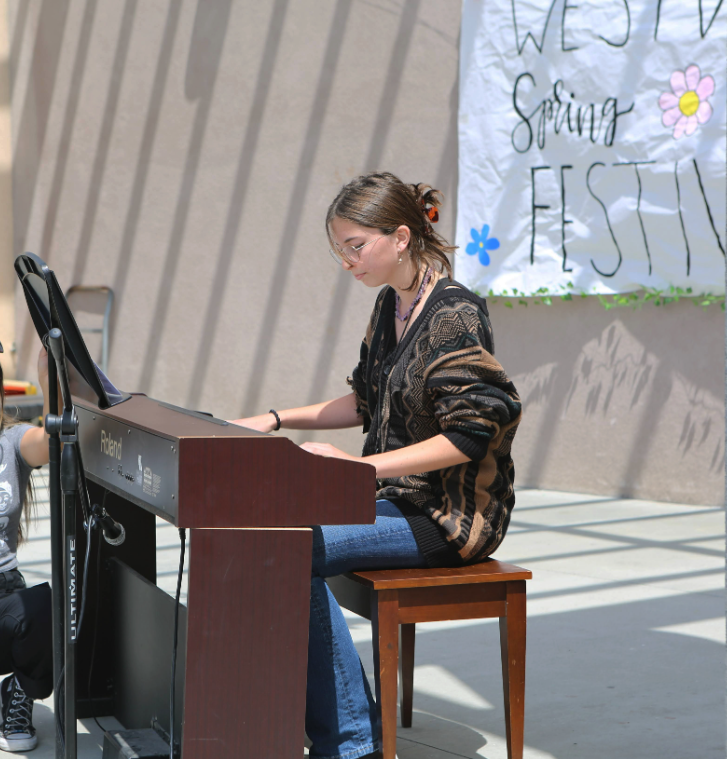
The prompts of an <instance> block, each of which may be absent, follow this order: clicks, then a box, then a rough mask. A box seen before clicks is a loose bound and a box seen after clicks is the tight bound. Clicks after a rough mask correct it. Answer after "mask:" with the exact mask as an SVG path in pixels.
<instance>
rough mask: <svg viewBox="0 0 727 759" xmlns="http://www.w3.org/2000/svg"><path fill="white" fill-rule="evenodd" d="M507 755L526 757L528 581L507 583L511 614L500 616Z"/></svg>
mask: <svg viewBox="0 0 727 759" xmlns="http://www.w3.org/2000/svg"><path fill="white" fill-rule="evenodd" d="M500 652H501V654H502V687H503V691H504V695H505V735H506V738H507V759H522V756H523V729H524V724H525V581H524V580H516V581H513V582H508V583H507V615H506V616H504V617H500Z"/></svg>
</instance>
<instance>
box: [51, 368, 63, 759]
mask: <svg viewBox="0 0 727 759" xmlns="http://www.w3.org/2000/svg"><path fill="white" fill-rule="evenodd" d="M48 406H49V411H50V413H51V414H54V415H57V414H58V371H57V369H56V363H55V361H54V360H53V357H52V356H49V361H48ZM48 456H49V470H50V471H49V492H50V540H51V588H52V594H53V595H52V597H53V688H54V694H53V696H54V708H55V714H56V718H57V719H58V718H59V715H60V701H61V699H60V692H59V691H58V684H59V682H60V678H61V672H62V671H63V652H64V633H63V629H64V624H63V620H64V615H65V601H64V599H65V594H64V592H63V587H64V581H63V553H64V545H63V511H62V504H61V439H60V435H59V434H58V432H52V433H51V435H50V440H49V441H48ZM56 724H57V723H56ZM55 733H56V759H64V753H65V752H64V748H63V738H62V736H61V734H60V732H59V731H58V730H56V731H55Z"/></svg>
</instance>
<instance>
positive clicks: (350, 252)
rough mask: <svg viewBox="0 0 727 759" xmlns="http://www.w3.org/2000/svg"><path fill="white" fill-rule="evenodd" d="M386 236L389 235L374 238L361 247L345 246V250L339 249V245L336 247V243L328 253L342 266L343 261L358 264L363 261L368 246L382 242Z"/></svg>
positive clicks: (363, 243)
mask: <svg viewBox="0 0 727 759" xmlns="http://www.w3.org/2000/svg"><path fill="white" fill-rule="evenodd" d="M386 236H387V235H379V236H378V237H374V239H373V240H369V241H368V242H362V243H361V245H344V247H343V248H339V247H338V245H336V243H335V242H334V243H333V246H334V247H333V248H329V249H328V252H329V253H330V254H331V258H332V259H333V260H334V261H335V262H336V263H337V264H340V263H341V261H342V260H343V261H345V262H346V263H348V264H357V263H358V262H359V261H360V260H361V251H362V250H363V249H364V248H365V247H366V246H367V245H371V244H372V243H375V242H376V241H377V240H380V239H381V238H382V237H386Z"/></svg>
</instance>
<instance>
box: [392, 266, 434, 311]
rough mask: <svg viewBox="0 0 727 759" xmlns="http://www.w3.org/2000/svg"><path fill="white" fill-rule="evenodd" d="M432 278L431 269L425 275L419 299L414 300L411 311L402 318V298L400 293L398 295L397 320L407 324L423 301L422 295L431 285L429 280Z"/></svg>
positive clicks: (410, 307)
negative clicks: (400, 309)
mask: <svg viewBox="0 0 727 759" xmlns="http://www.w3.org/2000/svg"><path fill="white" fill-rule="evenodd" d="M431 278H432V270H431V268H429V269H427V273H426V274H425V275H424V279H423V280H422V286H421V287H420V288H419V292H418V293H417V297H416V298H414V300H413V301H412V302H411V306H409V309H408V310H407V312H406V313H405V314H404V316H401V315H400V314H399V306H400V305H401V298H400V297H399V293H397V294H396V302H395V305H394V313H395V314H396V318H397V319H398V320H399V321H400V322H405V321H406V320H407V319H408V318H409V317H410V316H411V312H412V311H413V310H414V309H415V308H416V307H417V303H419V301H420V300H421V299H422V295H424V291H425V290H426V289H427V285H428V284H429V280H430V279H431Z"/></svg>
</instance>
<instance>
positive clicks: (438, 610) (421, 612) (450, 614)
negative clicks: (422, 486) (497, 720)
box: [327, 559, 532, 759]
mask: <svg viewBox="0 0 727 759" xmlns="http://www.w3.org/2000/svg"><path fill="white" fill-rule="evenodd" d="M531 578H532V572H530V571H529V570H527V569H523V568H521V567H516V566H513V565H512V564H505V563H503V562H501V561H495V560H494V559H489V560H487V561H485V562H483V563H481V564H475V565H474V566H470V567H455V568H451V569H386V570H376V571H370V572H350V573H348V574H345V575H339V576H337V577H329V578H328V580H327V582H328V585H329V587H330V588H331V591H332V592H333V595H334V596H335V597H336V600H337V601H338V603H339V604H340V605H341V606H342V607H343V608H345V609H348V610H349V611H352V612H354V613H355V614H358V615H359V616H362V617H365V618H366V619H370V620H371V626H372V635H373V647H374V669H375V678H376V702H377V704H378V708H379V714H380V719H381V721H380V725H381V735H380V739H381V746H382V750H383V759H394V757H395V754H396V701H397V669H398V670H399V673H400V679H401V724H402V727H411V720H412V700H413V692H414V632H415V625H416V623H417V622H438V621H442V620H453V619H480V618H487V617H499V619H500V653H501V658H502V685H503V692H504V697H505V734H506V738H507V756H508V759H522V755H523V725H524V716H525V581H526V580H529V579H531ZM399 631H401V642H400V640H399ZM399 649H401V652H400V651H399ZM397 665H398V667H397Z"/></svg>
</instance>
